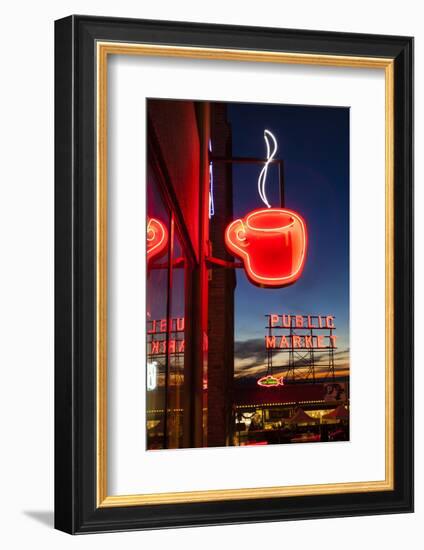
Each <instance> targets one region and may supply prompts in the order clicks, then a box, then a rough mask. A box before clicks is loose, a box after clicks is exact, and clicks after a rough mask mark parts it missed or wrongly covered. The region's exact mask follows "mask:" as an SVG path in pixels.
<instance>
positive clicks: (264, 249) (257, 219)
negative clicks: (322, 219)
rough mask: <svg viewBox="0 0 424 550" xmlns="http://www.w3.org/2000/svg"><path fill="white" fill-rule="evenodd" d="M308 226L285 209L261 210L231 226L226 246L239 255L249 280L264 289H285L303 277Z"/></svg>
mask: <svg viewBox="0 0 424 550" xmlns="http://www.w3.org/2000/svg"><path fill="white" fill-rule="evenodd" d="M307 241H308V237H307V231H306V223H305V221H304V220H303V219H302V217H301V216H299V214H297V213H296V212H293V211H292V210H287V209H285V208H261V209H259V210H254V211H253V212H251V213H250V214H248V215H247V216H245V217H244V218H243V219H238V220H235V221H233V222H232V223H230V224H229V225H228V227H227V229H226V231H225V243H226V245H227V248H228V249H229V250H230V252H231V253H232V254H234V255H236V256H239V257H240V258H241V259H242V260H243V262H244V268H245V270H246V274H247V276H248V277H249V279H250V280H251V281H252V282H253V283H254V284H256V285H259V286H262V287H273V288H278V287H283V286H287V285H290V284H292V283H294V282H295V281H296V280H297V279H298V278H299V277H300V275H301V273H302V270H303V267H304V264H305V258H306V250H307V245H308V242H307Z"/></svg>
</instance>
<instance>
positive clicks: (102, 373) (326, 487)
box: [96, 41, 394, 508]
mask: <svg viewBox="0 0 424 550" xmlns="http://www.w3.org/2000/svg"><path fill="white" fill-rule="evenodd" d="M109 55H138V56H155V57H180V58H191V59H214V60H227V61H241V62H242V61H247V62H262V63H284V64H296V65H318V66H331V67H356V68H362V69H364V68H368V69H384V72H385V138H386V140H385V141H386V142H385V217H386V221H385V272H386V273H385V285H386V289H385V302H386V309H385V325H386V326H385V335H386V338H385V356H386V359H385V479H384V480H379V481H358V482H347V483H328V484H315V485H291V486H275V487H254V488H243V489H217V490H203V491H184V492H172V493H149V494H131V495H114V496H110V495H108V493H107V62H108V56H109ZM96 65H97V89H96V101H97V112H96V119H97V120H96V130H97V138H96V139H97V149H96V156H97V159H96V166H97V172H96V173H97V176H96V188H97V205H96V214H97V223H96V231H97V254H96V273H97V295H96V300H97V304H96V306H97V307H96V312H97V315H96V317H97V319H96V320H97V335H96V361H97V365H96V380H97V391H96V398H97V410H96V417H97V422H96V430H97V434H96V443H97V449H96V459H97V464H96V473H97V507H99V508H106V507H120V506H142V505H149V504H176V503H184V502H185V503H189V502H208V501H209V502H210V501H222V500H239V499H255V498H277V497H280V498H281V497H294V496H307V495H325V494H343V493H366V492H374V491H390V490H394V402H393V400H394V363H393V353H394V348H393V345H394V194H393V191H394V60H393V59H391V58H378V57H377V58H373V57H355V56H342V55H340V56H339V55H320V54H302V53H287V52H269V51H257V50H237V49H219V48H206V47H205V48H200V47H186V46H164V45H152V44H140V43H124V42H104V41H97V43H96Z"/></svg>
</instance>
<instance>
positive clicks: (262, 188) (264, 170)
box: [258, 130, 278, 208]
mask: <svg viewBox="0 0 424 550" xmlns="http://www.w3.org/2000/svg"><path fill="white" fill-rule="evenodd" d="M268 136H271V139H272V141H273V146H274V148H273V150H272V152H271V147H270V143H269V138H268ZM264 139H265V143H266V159H267V160H266V163H265V166H264V167H263V168H262V170H261V173H260V174H259V178H258V192H259V196H260V197H261V199H262V202H264V203H265V204H266V206H267V207H268V208H271V205H270V204H269V202H268V198H267V196H266V193H265V184H266V177H267V174H268V165H269V164H270V162H271V161H272V160H273V159H274V157H275V153H276V152H277V148H278V145H277V140H276V139H275V137H274V135H273V134H272V133H271V132H270V131H269V130H265V131H264Z"/></svg>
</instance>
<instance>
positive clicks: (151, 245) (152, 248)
mask: <svg viewBox="0 0 424 550" xmlns="http://www.w3.org/2000/svg"><path fill="white" fill-rule="evenodd" d="M146 233H147V236H146V240H147V261H148V262H149V261H150V260H152V259H153V258H154V257H156V256H160V255H161V254H162V253H164V252H165V249H166V246H167V244H168V230H167V229H166V226H165V225H164V224H163V223H162V222H161V221H160V220H157V219H156V218H148V220H147V229H146Z"/></svg>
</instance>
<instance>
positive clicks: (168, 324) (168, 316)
mask: <svg viewBox="0 0 424 550" xmlns="http://www.w3.org/2000/svg"><path fill="white" fill-rule="evenodd" d="M173 257H174V215H173V214H172V213H171V218H170V231H169V247H168V297H167V298H168V299H167V302H166V360H165V402H164V419H163V448H164V449H167V448H168V401H169V399H168V387H169V369H170V360H169V339H170V338H169V336H170V332H171V328H172V327H171V311H172V260H173Z"/></svg>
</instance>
